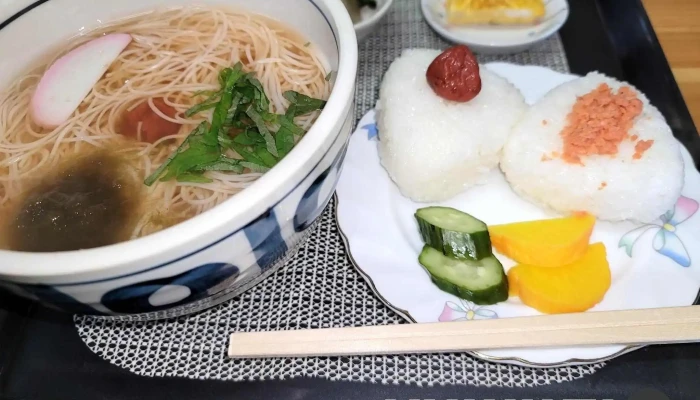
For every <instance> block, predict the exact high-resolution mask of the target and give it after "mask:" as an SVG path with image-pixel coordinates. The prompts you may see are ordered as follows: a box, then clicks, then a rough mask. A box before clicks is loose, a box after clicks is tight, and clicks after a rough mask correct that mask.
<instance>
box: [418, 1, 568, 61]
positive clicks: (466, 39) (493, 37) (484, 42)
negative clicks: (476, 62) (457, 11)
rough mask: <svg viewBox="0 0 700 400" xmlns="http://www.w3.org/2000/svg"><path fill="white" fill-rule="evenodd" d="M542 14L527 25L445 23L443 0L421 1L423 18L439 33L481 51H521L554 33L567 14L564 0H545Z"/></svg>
mask: <svg viewBox="0 0 700 400" xmlns="http://www.w3.org/2000/svg"><path fill="white" fill-rule="evenodd" d="M545 6H546V12H545V16H544V18H543V19H542V21H540V22H539V23H538V24H536V25H528V26H473V27H455V26H449V25H448V24H447V20H446V11H445V0H421V10H422V11H423V17H424V18H425V20H426V21H427V22H428V25H430V27H431V28H433V29H434V30H435V31H436V32H437V33H438V34H439V35H440V36H442V37H443V38H445V39H446V40H449V41H451V42H455V43H458V44H464V45H467V46H469V47H470V48H471V49H472V50H474V51H475V52H477V53H481V54H512V53H518V52H521V51H525V50H527V49H529V48H530V47H532V46H533V45H535V44H536V43H538V42H541V41H543V40H545V39H547V38H548V37H550V36H552V35H553V34H554V33H556V32H557V31H558V30H559V29H560V28H561V27H562V26H563V25H564V23H565V22H566V20H567V18H568V17H569V4H568V3H567V1H566V0H548V1H547V2H546V5H545Z"/></svg>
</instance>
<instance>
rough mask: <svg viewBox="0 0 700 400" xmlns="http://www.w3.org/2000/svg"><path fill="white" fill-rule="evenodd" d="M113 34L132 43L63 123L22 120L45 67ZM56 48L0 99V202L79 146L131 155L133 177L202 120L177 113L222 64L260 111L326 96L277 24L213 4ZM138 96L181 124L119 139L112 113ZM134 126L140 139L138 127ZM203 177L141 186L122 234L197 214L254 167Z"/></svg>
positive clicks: (251, 177) (114, 27) (296, 39)
mask: <svg viewBox="0 0 700 400" xmlns="http://www.w3.org/2000/svg"><path fill="white" fill-rule="evenodd" d="M114 32H123V33H128V34H130V35H131V36H132V37H133V41H132V42H131V43H130V44H129V45H128V47H127V48H126V49H125V50H124V51H123V52H122V53H121V55H120V56H119V57H118V59H117V60H116V62H114V63H113V64H112V65H111V67H110V68H109V70H108V71H107V73H106V74H105V75H104V76H103V77H102V78H101V79H100V80H99V81H98V83H97V85H95V86H94V88H93V90H92V91H91V92H90V93H89V94H88V96H87V97H86V98H85V99H84V101H83V102H82V103H81V105H80V106H79V108H78V110H77V111H76V112H75V113H73V115H72V116H71V117H70V119H69V120H68V121H67V122H65V123H63V124H61V125H60V126H58V127H57V128H55V129H43V128H41V127H39V126H38V125H36V124H35V123H34V122H32V118H31V116H30V112H29V110H30V107H29V103H30V100H31V96H32V93H33V92H34V90H35V89H36V86H37V84H38V82H39V80H40V79H41V77H42V75H43V73H44V71H45V70H46V69H47V67H48V66H50V65H51V64H52V63H53V61H54V60H56V59H57V58H58V57H60V56H61V55H62V54H65V53H66V52H67V50H70V49H73V48H75V47H76V46H79V45H80V44H82V43H85V42H87V41H88V40H91V39H94V38H95V37H97V36H100V35H104V34H106V33H114ZM66 48H67V50H64V51H62V52H61V53H59V54H56V55H55V56H54V57H53V58H51V59H49V60H48V62H47V63H45V64H42V65H41V66H40V67H38V68H36V69H34V70H33V71H32V72H30V73H29V74H27V75H26V76H23V77H21V78H20V79H18V80H17V81H15V82H14V83H13V84H12V85H11V86H10V87H9V88H7V89H6V90H5V92H3V93H2V95H1V97H0V207H7V206H8V205H9V204H11V202H12V200H13V199H16V198H17V197H18V196H19V195H20V194H21V193H22V192H23V191H24V190H26V189H27V186H28V185H30V184H31V182H32V179H35V178H36V177H37V176H38V175H41V174H42V173H43V172H44V171H47V170H51V169H52V168H54V167H56V166H57V165H59V161H60V160H64V159H68V158H70V157H73V156H75V155H77V154H78V153H81V152H83V151H85V150H86V149H89V148H99V149H102V148H104V149H107V148H109V149H110V151H114V152H117V153H119V154H120V155H124V156H126V157H128V158H130V159H133V161H134V162H133V168H132V173H133V174H135V175H137V176H138V179H139V180H141V181H143V180H144V179H145V178H146V177H147V176H149V175H150V174H151V173H153V171H154V170H155V169H156V168H158V166H160V165H161V164H162V163H163V162H164V161H165V160H166V159H167V158H168V157H169V156H170V155H171V154H172V153H173V151H174V150H175V149H176V148H177V146H178V145H179V144H180V143H182V142H183V140H184V139H185V138H186V137H187V136H188V134H189V133H190V132H191V131H192V130H193V129H194V128H195V127H196V126H197V125H198V124H199V123H200V122H201V121H203V120H207V119H210V118H211V114H212V112H211V110H208V111H204V112H200V113H197V114H195V115H193V116H191V117H189V118H186V117H185V116H184V112H185V111H186V110H187V109H189V108H190V107H191V106H193V105H194V104H196V103H198V102H199V101H201V98H200V99H197V98H196V95H195V94H196V93H197V92H200V91H215V90H218V89H219V84H218V82H217V77H218V75H219V73H220V71H221V70H222V68H226V67H231V66H232V65H234V64H236V63H237V62H239V61H240V62H241V63H242V64H243V66H244V69H245V71H247V72H254V73H255V76H256V77H257V79H258V80H259V81H260V82H261V84H262V86H263V88H264V91H265V93H266V94H267V96H268V97H269V100H270V110H269V111H270V112H273V113H284V110H285V109H286V108H287V107H288V106H289V101H288V100H287V99H286V98H285V97H284V96H283V93H284V92H285V91H287V90H294V91H296V92H299V93H301V94H304V95H307V96H310V97H314V98H320V99H327V98H328V95H329V93H330V83H329V82H328V80H327V74H328V68H327V67H326V66H325V65H324V61H323V60H322V59H321V58H320V56H319V55H318V54H316V51H315V50H314V46H313V45H311V44H309V43H307V42H306V40H304V39H303V38H301V37H300V36H299V35H297V34H296V33H295V32H293V31H291V30H290V29H289V28H288V27H285V26H282V25H280V24H279V23H278V22H275V21H272V20H270V19H267V18H265V17H262V16H258V15H254V14H250V13H245V12H237V11H231V10H224V9H216V8H180V9H169V10H160V11H155V12H151V13H148V14H143V15H139V16H137V17H133V18H129V19H125V20H122V21H118V22H117V23H114V24H111V25H108V26H104V27H101V28H99V29H97V30H95V31H92V32H89V33H88V34H86V35H83V36H80V37H79V38H78V39H77V40H75V41H74V42H72V43H70V45H68V46H66ZM155 98H160V99H163V100H164V102H165V104H167V105H169V106H171V107H173V108H174V109H175V110H176V111H177V114H175V116H174V117H173V116H169V115H166V114H165V113H163V112H161V110H159V108H158V107H157V106H156V105H154V99H155ZM145 101H147V102H148V104H149V107H150V109H151V110H152V111H153V112H155V113H156V114H158V115H159V116H160V118H162V119H164V120H167V121H172V122H175V123H178V124H182V126H181V127H180V129H179V131H178V133H177V134H174V135H169V136H165V137H162V138H160V139H158V140H156V141H155V142H153V143H148V142H147V141H140V140H133V139H126V138H125V137H124V136H122V135H121V134H120V133H119V124H120V121H121V118H122V115H123V114H124V113H125V112H128V111H130V110H133V109H134V108H136V107H137V106H138V105H140V104H142V103H143V102H145ZM317 115H318V111H316V112H313V113H310V114H307V115H304V116H300V117H297V118H296V120H295V122H296V124H297V125H299V126H300V127H301V128H303V129H304V130H308V128H309V127H310V125H311V124H312V123H313V121H314V120H315V118H316V117H317ZM138 130H139V132H138V133H137V139H140V138H141V135H142V133H141V126H140V125H139V129H138ZM297 140H298V139H297ZM112 149H113V150H112ZM233 156H234V157H235V156H236V155H235V154H234V155H233ZM206 175H207V177H208V178H210V179H211V182H207V183H193V182H178V181H175V180H170V181H167V182H157V183H156V184H154V185H152V186H149V187H147V186H144V190H146V191H147V197H146V198H147V199H148V204H150V205H151V206H150V207H146V209H147V211H145V212H144V213H143V215H142V216H141V217H140V218H139V222H138V223H137V224H135V228H134V230H133V233H132V235H131V237H132V238H134V237H139V236H143V235H147V234H149V233H152V232H155V231H157V230H160V229H163V228H165V227H167V226H170V225H172V224H174V223H177V222H180V221H183V220H185V219H187V218H190V217H192V216H194V215H196V214H199V213H201V212H203V211H206V210H208V209H210V208H212V207H214V206H216V205H217V204H220V203H221V202H223V201H224V200H226V199H227V198H229V197H230V196H231V195H233V194H235V193H237V192H239V191H240V190H242V189H243V188H245V187H247V186H249V185H250V184H252V183H253V182H254V181H255V180H256V179H257V178H258V177H259V176H260V175H261V173H259V172H252V171H250V170H246V171H244V173H241V174H233V173H226V172H217V171H209V172H207V173H206Z"/></svg>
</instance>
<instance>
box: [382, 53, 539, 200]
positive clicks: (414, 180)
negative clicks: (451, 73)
mask: <svg viewBox="0 0 700 400" xmlns="http://www.w3.org/2000/svg"><path fill="white" fill-rule="evenodd" d="M457 50H460V49H457ZM462 51H468V50H462ZM442 54H445V53H442ZM439 55H441V53H440V51H438V50H428V49H412V50H405V51H404V52H403V54H402V55H401V57H399V58H397V59H396V60H394V62H393V63H392V64H391V66H390V67H389V70H388V71H387V73H386V75H385V76H384V80H383V81H382V85H381V89H380V94H379V102H378V104H377V112H378V114H377V126H378V129H379V145H378V148H379V156H380V158H381V163H382V165H383V166H384V168H385V169H386V171H387V172H388V173H389V176H390V177H391V179H392V180H393V181H394V182H395V183H396V185H397V186H398V188H399V190H400V191H401V193H402V194H403V195H404V196H406V197H409V198H411V199H412V200H414V201H418V202H431V201H441V200H445V199H448V198H450V197H452V196H454V195H456V194H458V193H460V192H462V191H464V190H465V189H467V188H469V187H471V186H474V185H476V184H479V183H483V181H484V179H485V174H486V173H487V172H489V170H491V169H492V168H494V167H496V166H497V165H498V162H499V160H500V157H501V150H502V149H503V145H504V144H505V142H506V139H507V138H508V134H509V133H510V131H511V128H512V127H513V126H514V124H515V123H516V121H518V119H520V117H521V115H523V113H524V112H525V110H526V108H527V105H526V103H525V100H524V99H523V96H522V94H521V93H520V91H519V90H518V89H517V88H516V87H515V86H513V85H512V84H511V83H510V82H509V81H507V80H506V79H504V78H502V77H500V76H499V75H497V74H496V73H494V72H492V71H490V70H489V69H488V66H483V65H481V66H478V64H476V61H474V64H473V65H472V66H471V67H472V68H473V69H475V70H476V73H477V78H478V77H479V76H480V82H479V83H480V88H477V89H479V90H475V91H474V90H473V89H474V88H475V87H472V88H468V90H472V92H469V91H467V92H466V93H461V94H460V93H458V94H456V95H455V93H450V92H449V90H450V88H447V89H446V90H447V92H448V93H447V95H448V97H449V96H453V97H463V98H464V97H466V98H468V101H451V100H449V99H446V98H444V97H441V96H439V95H438V94H436V92H435V91H434V89H433V88H432V87H431V85H430V84H429V82H428V80H427V79H426V71H428V67H429V66H431V65H432V64H431V63H433V61H434V60H436V57H438V56H439ZM457 72H458V74H457V75H459V73H461V72H462V71H457ZM471 78H473V76H471V77H470V79H471ZM436 79H437V80H439V79H440V78H439V77H438V78H436ZM459 84H460V83H459V82H458V83H456V85H457V86H459ZM476 93H478V94H476ZM462 95H466V96H462Z"/></svg>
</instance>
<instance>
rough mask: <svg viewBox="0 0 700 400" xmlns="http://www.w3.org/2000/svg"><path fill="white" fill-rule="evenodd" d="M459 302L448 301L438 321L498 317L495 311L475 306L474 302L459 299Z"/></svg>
mask: <svg viewBox="0 0 700 400" xmlns="http://www.w3.org/2000/svg"><path fill="white" fill-rule="evenodd" d="M459 302H460V304H457V303H454V302H452V301H448V302H447V303H445V308H444V309H443V310H442V314H440V317H438V321H440V322H449V321H471V320H474V319H494V318H498V314H496V312H495V311H493V310H489V309H487V308H484V307H479V306H476V305H475V304H474V303H472V302H470V301H466V300H461V299H460V301H459Z"/></svg>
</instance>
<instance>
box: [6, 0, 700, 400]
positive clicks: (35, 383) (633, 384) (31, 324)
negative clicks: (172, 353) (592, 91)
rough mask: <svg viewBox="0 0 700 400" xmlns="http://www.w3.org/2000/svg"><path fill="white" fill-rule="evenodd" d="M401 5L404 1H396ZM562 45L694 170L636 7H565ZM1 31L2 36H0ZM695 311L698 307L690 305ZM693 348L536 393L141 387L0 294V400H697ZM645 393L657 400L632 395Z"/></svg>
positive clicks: (342, 385) (342, 386) (693, 147)
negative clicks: (639, 100)
mask: <svg viewBox="0 0 700 400" xmlns="http://www.w3.org/2000/svg"><path fill="white" fill-rule="evenodd" d="M399 1H405V0H399ZM569 3H570V7H571V16H570V18H569V21H568V22H567V24H566V25H565V26H564V28H563V29H562V30H561V32H560V33H561V37H562V40H563V42H564V47H565V50H566V53H567V58H568V60H569V64H570V67H571V70H572V72H574V73H578V74H585V73H586V72H589V71H593V70H597V71H601V72H603V73H606V74H608V75H611V76H614V77H617V78H619V79H624V80H627V81H630V82H631V83H633V84H634V85H636V86H637V87H638V88H640V89H641V90H642V91H643V92H645V93H646V94H647V96H648V97H649V98H650V100H651V102H652V103H653V104H655V105H656V106H657V107H658V108H659V109H660V111H661V112H662V113H663V114H664V116H665V117H666V118H667V120H668V123H669V125H670V126H671V127H672V129H673V131H674V134H675V135H676V136H677V137H678V138H679V139H680V140H681V141H682V142H683V143H684V144H685V145H686V147H687V148H688V149H689V151H690V152H691V154H692V155H693V157H694V159H695V163H696V167H698V166H700V163H699V161H700V138H699V137H698V133H697V131H696V130H695V127H694V126H693V123H692V120H691V118H690V115H689V113H688V110H687V108H686V107H685V104H684V103H683V99H682V97H681V94H680V91H679V90H678V87H677V85H676V82H675V81H674V79H673V75H672V74H671V71H670V68H669V66H668V64H667V62H666V59H665V58H664V56H663V52H662V50H661V47H660V46H659V44H658V41H657V39H656V36H655V35H654V32H653V30H652V28H651V25H650V23H649V20H648V19H647V16H646V14H645V12H644V9H643V7H642V5H641V4H640V2H639V0H597V1H595V0H570V1H569ZM0 29H1V27H0ZM696 303H697V302H696ZM698 371H700V345H697V344H686V345H667V346H652V347H648V348H645V349H642V350H639V351H635V352H633V353H630V354H627V355H624V356H621V357H619V358H617V359H615V360H612V361H609V362H608V363H607V365H606V366H605V367H604V368H602V369H601V370H599V371H597V372H596V373H594V374H592V375H588V376H586V377H583V378H581V379H578V380H574V381H571V382H565V383H560V384H552V385H547V386H538V387H535V388H501V387H492V388H487V387H473V386H436V387H416V386H408V385H391V386H387V385H381V384H370V383H349V382H331V381H327V380H322V379H310V378H309V379H293V380H285V381H264V382H244V383H233V382H220V381H200V380H188V379H180V378H144V377H140V376H137V375H134V374H131V373H129V372H127V371H125V370H123V369H120V368H118V367H116V366H113V365H111V364H109V363H108V362H107V361H105V360H103V359H101V358H100V357H98V356H97V355H95V354H93V353H92V352H91V351H90V350H88V348H87V347H86V346H85V345H84V344H83V342H82V341H81V339H80V338H79V337H78V335H77V333H76V329H75V327H74V325H73V322H72V316H70V315H64V314H59V313H56V312H53V311H50V310H47V309H44V308H42V307H39V306H37V305H34V304H30V303H28V302H26V301H24V300H21V299H17V298H14V297H10V296H8V295H0V399H3V400H4V399H17V400H20V399H22V400H24V399H32V400H34V399H37V400H44V399H46V400H48V399H68V400H83V399H84V400H97V399H122V400H131V399H159V398H162V399H188V400H197V399H238V398H240V399H258V398H265V399H285V400H297V399H298V400H301V399H406V400H408V399H552V400H556V399H614V400H627V399H634V400H662V399H665V398H668V399H673V400H676V399H683V400H685V399H699V398H700V378H698V377H697V372H698ZM644 389H653V390H657V391H659V392H660V393H665V396H666V397H664V396H662V395H660V394H658V393H657V395H656V396H654V395H653V394H647V395H640V396H634V394H635V393H637V392H639V391H641V390H644Z"/></svg>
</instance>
